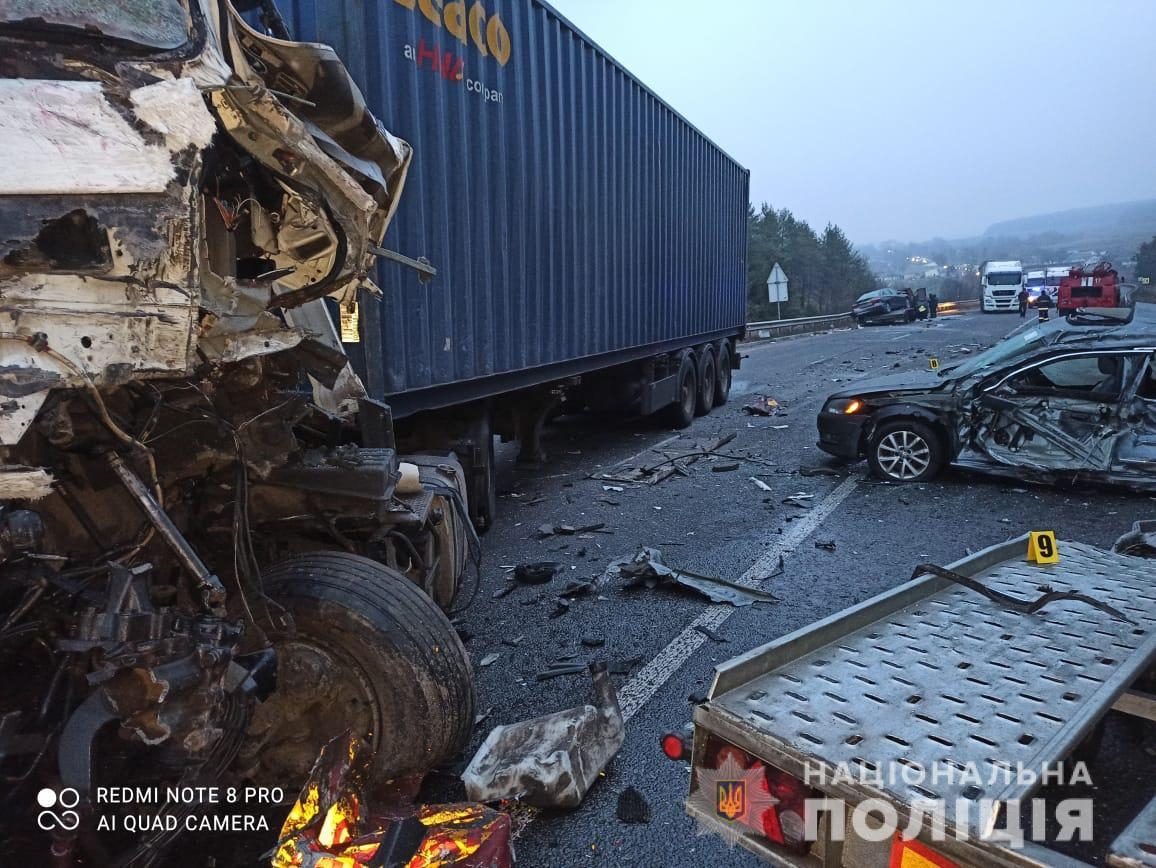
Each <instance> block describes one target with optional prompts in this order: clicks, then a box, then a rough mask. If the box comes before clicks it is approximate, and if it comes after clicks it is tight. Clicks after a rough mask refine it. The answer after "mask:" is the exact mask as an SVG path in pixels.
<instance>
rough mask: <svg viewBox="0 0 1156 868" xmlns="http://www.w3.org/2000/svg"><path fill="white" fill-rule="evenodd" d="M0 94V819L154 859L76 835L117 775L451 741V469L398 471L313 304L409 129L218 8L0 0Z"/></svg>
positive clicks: (455, 663) (333, 280)
mask: <svg viewBox="0 0 1156 868" xmlns="http://www.w3.org/2000/svg"><path fill="white" fill-rule="evenodd" d="M0 108H2V111H0V138H2V139H3V141H4V142H5V145H6V153H5V160H4V161H3V162H0V498H2V499H0V666H3V668H4V671H5V672H6V683H5V687H6V689H5V695H4V697H3V700H2V701H0V770H2V771H3V774H4V775H5V778H6V780H7V781H8V782H9V784H8V785H6V786H7V787H10V788H11V789H7V788H6V790H5V792H4V793H3V795H4V796H5V797H6V798H7V799H8V800H9V801H8V803H9V804H11V805H16V806H18V807H19V811H18V812H17V813H19V814H20V815H19V816H17V815H16V814H12V815H11V816H6V817H4V818H0V825H7V824H8V823H10V822H11V823H20V824H22V825H20V829H21V830H24V829H26V828H33V826H31V825H28V823H27V822H26V820H27V818H26V817H24V815H23V813H24V811H25V808H28V809H32V808H34V806H35V798H36V793H37V788H38V787H40V786H45V785H52V786H55V787H60V786H64V787H66V788H69V789H73V790H75V791H76V792H77V793H78V798H79V799H83V800H86V801H85V806H84V811H83V814H84V816H85V818H86V819H85V824H84V825H83V827H82V828H80V829H76V830H69V834H62V835H58V836H56V837H55V838H54V839H53V840H52V841H50V840H49V839H48V836H43V837H42V838H27V836H23V837H21V840H26V839H27V840H28V841H29V847H30V848H31V849H30V850H29V852H27V853H23V852H22V853H21V854H19V855H20V857H21V858H23V859H24V860H25V861H27V863H28V864H39V862H42V861H43V857H44V854H46V853H47V848H48V847H49V846H50V845H51V846H53V847H54V848H56V852H58V853H59V852H67V853H68V854H72V855H73V856H74V857H75V858H76V859H77V860H83V859H85V858H86V857H88V856H91V853H90V852H89V851H90V849H91V848H92V847H93V846H96V847H98V848H101V849H102V850H103V852H105V853H106V854H107V853H113V854H115V855H116V857H117V858H118V859H120V860H122V861H123V863H124V864H129V863H131V862H132V861H133V860H134V859H136V858H138V857H139V856H140V855H141V854H142V853H145V852H151V853H153V854H156V853H160V852H162V851H163V850H164V848H165V847H167V846H169V845H170V844H171V841H172V837H173V836H172V835H168V834H166V833H163V832H158V833H157V834H150V835H142V836H140V838H139V839H133V838H132V837H131V836H125V835H121V836H115V835H114V836H111V837H108V836H105V837H103V838H100V840H99V841H97V840H96V839H94V838H93V837H92V834H93V832H94V827H93V826H92V825H91V823H90V822H89V820H90V819H91V821H92V822H93V823H95V822H96V814H95V813H94V812H93V811H91V810H89V809H90V808H92V807H93V805H92V803H91V801H90V795H91V794H93V793H95V792H98V791H99V787H100V786H102V785H107V784H110V783H111V784H117V785H122V784H136V783H141V784H142V785H143V784H145V783H165V782H171V781H172V780H175V777H176V776H178V775H180V774H181V772H182V770H184V772H185V773H187V774H190V775H195V776H197V777H198V779H199V780H203V781H213V780H216V779H218V778H220V777H221V776H222V775H224V774H226V773H227V774H229V775H231V776H233V777H234V778H235V779H238V780H248V781H253V782H254V783H256V784H258V785H261V786H285V787H291V788H296V787H298V786H299V785H300V783H301V782H302V781H303V780H304V779H305V776H306V775H307V774H308V772H309V769H310V768H311V766H312V763H313V760H314V758H315V756H316V754H317V751H318V749H319V748H320V746H321V745H323V744H325V743H326V742H327V741H328V740H329V739H331V738H332V737H333V736H334V735H336V734H338V733H339V732H341V731H344V730H345V729H347V728H351V729H352V730H353V731H354V733H355V734H356V735H358V736H361V737H363V738H365V739H366V741H367V743H368V744H369V745H370V746H371V747H372V748H373V749H374V750H375V752H376V757H377V759H376V760H375V762H376V766H375V773H376V774H377V775H379V776H380V777H381V778H382V779H389V778H394V777H397V776H401V775H407V774H413V773H420V772H421V771H423V770H425V769H428V768H429V767H430V766H431V765H432V764H435V763H437V762H439V761H441V760H442V759H444V758H445V757H447V756H449V755H451V754H452V753H453V752H454V751H456V750H457V749H458V748H459V747H460V746H461V744H462V743H464V740H465V739H466V738H467V737H468V734H469V729H470V726H471V725H472V720H473V700H474V695H473V685H472V678H471V672H470V665H469V660H468V657H467V656H466V654H465V651H464V648H462V645H461V642H460V640H459V638H458V637H457V635H456V633H455V632H454V630H453V628H452V626H451V625H450V623H449V621H448V619H447V618H446V616H445V615H444V614H443V612H442V610H441V608H439V605H440V606H443V607H446V608H448V607H449V606H450V605H451V604H452V601H453V600H454V598H455V597H456V596H457V592H458V590H459V588H460V586H461V581H462V575H463V572H464V570H465V567H466V565H467V564H468V562H469V560H470V559H471V557H476V553H477V546H476V538H474V537H473V536H472V529H471V528H470V527H469V523H468V520H467V518H466V515H467V504H466V493H465V492H466V489H465V484H464V474H463V472H462V468H461V465H460V463H458V461H457V460H456V458H455V457H454V456H453V455H440V456H414V457H412V462H411V463H412V465H413V466H412V467H410V468H407V473H406V474H405V475H406V478H407V480H408V482H407V484H406V485H405V486H402V485H401V483H400V481H401V478H402V476H403V474H402V464H403V461H402V458H403V456H400V455H398V453H397V451H396V449H395V448H394V442H393V432H392V426H391V420H390V414H389V409H388V407H385V406H384V405H381V404H379V403H377V402H374V401H371V400H369V399H368V398H367V397H366V392H365V389H364V388H363V386H362V384H361V381H360V379H359V378H358V376H357V375H356V373H354V371H353V369H352V368H351V366H350V365H349V363H348V359H347V358H346V357H345V354H344V352H343V351H342V349H341V343H340V341H339V340H338V337H337V333H336V329H335V327H334V323H333V321H332V318H331V316H330V312H329V310H328V309H327V305H329V306H331V305H333V304H334V303H337V304H341V305H344V306H346V307H349V306H353V305H356V304H357V299H358V294H359V293H363V292H377V289H376V287H374V286H373V284H372V281H371V280H370V278H369V274H370V271H371V270H372V267H373V264H374V262H375V261H376V257H377V256H378V255H380V254H382V253H383V252H384V251H382V250H381V248H380V246H379V245H380V244H381V240H382V238H383V235H384V233H385V231H386V229H387V227H388V225H389V222H390V220H391V218H392V217H393V214H394V212H395V209H396V206H397V202H398V197H399V196H400V195H401V192H402V188H403V186H404V180H405V174H406V171H407V168H408V165H409V161H410V156H411V150H410V148H409V146H408V145H407V144H406V143H405V142H403V141H401V140H400V139H397V138H396V137H394V136H392V135H391V134H389V133H388V132H387V131H386V130H385V129H384V128H383V127H382V126H381V125H380V123H379V122H378V121H377V119H376V118H374V117H373V116H372V115H371V114H370V113H369V112H368V111H366V109H365V105H364V101H363V99H362V97H361V94H360V92H359V91H358V89H357V87H356V86H355V85H354V84H353V82H352V80H351V79H350V78H349V76H348V73H347V72H346V71H345V69H344V67H343V66H342V65H341V63H340V60H339V59H338V58H337V57H336V55H335V54H334V53H333V52H332V50H331V49H328V48H327V47H325V46H320V45H306V44H299V43H293V42H289V41H287V40H280V39H275V38H272V37H268V36H266V35H264V34H262V33H260V32H258V31H255V30H253V29H251V28H249V27H248V26H247V25H246V24H245V23H244V21H242V19H241V17H240V15H239V14H238V13H237V11H236V10H235V9H234V8H233V7H232V6H231V5H230V4H229V3H227V2H224V3H208V2H201V0H188V2H185V0H158V2H150V3H142V2H139V0H116V2H107V3H84V4H58V3H46V2H42V0H17V2H15V3H9V4H5V5H4V6H3V7H2V9H0ZM435 601H436V602H435ZM318 685H323V687H322V689H318ZM335 709H340V710H341V711H340V713H335ZM148 810H149V811H150V812H153V813H155V815H156V816H155V817H154V819H156V820H157V823H156V828H157V829H158V830H159V829H161V828H163V827H167V826H168V825H170V823H171V822H178V821H179V815H180V813H181V811H184V810H186V808H182V807H174V806H172V805H163V804H158V805H153V806H151V807H150V808H149V809H148ZM178 824H179V822H178ZM98 837H99V836H98ZM37 847H39V850H37V849H36V848H37ZM101 858H104V857H101ZM62 864H63V863H62Z"/></svg>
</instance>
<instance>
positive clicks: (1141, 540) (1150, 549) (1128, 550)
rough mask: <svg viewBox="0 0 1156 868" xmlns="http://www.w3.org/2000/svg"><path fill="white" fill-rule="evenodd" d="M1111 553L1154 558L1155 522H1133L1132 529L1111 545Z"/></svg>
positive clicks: (1155, 555) (1155, 550)
mask: <svg viewBox="0 0 1156 868" xmlns="http://www.w3.org/2000/svg"><path fill="white" fill-rule="evenodd" d="M1112 551H1114V552H1116V553H1118V554H1122V555H1133V556H1135V557H1141V558H1156V521H1152V520H1146V521H1144V520H1142V521H1137V522H1134V523H1133V525H1132V529H1131V530H1130V531H1128V532H1127V533H1126V534H1124V535H1123V536H1121V537H1120V538H1119V539H1118V540H1116V542H1115V543H1113V545H1112Z"/></svg>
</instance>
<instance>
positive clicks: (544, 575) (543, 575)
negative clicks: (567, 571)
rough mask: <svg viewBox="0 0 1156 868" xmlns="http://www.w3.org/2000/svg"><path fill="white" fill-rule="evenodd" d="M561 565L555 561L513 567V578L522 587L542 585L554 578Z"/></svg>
mask: <svg viewBox="0 0 1156 868" xmlns="http://www.w3.org/2000/svg"><path fill="white" fill-rule="evenodd" d="M560 568H561V565H560V564H559V563H558V562H557V561H535V562H534V563H531V564H518V565H517V566H516V567H514V578H515V579H516V580H517V581H519V582H521V583H522V584H524V585H544V584H546V583H547V582H549V581H550V580H551V579H553V578H554V574H555V573H557V572H558V570H559V569H560Z"/></svg>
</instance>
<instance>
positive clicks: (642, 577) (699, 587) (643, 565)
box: [612, 547, 779, 606]
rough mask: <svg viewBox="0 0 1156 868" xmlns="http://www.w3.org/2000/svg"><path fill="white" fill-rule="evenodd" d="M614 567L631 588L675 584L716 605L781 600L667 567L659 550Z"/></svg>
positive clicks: (616, 562)
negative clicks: (698, 594) (696, 593)
mask: <svg viewBox="0 0 1156 868" xmlns="http://www.w3.org/2000/svg"><path fill="white" fill-rule="evenodd" d="M612 566H616V567H618V571H619V572H620V573H621V574H622V575H623V576H625V577H626V578H627V579H629V580H630V581H629V582H628V583H627V587H637V586H638V585H646V586H647V587H648V588H654V587H657V586H659V585H662V584H666V583H671V582H673V583H675V584H679V585H682V586H684V587H687V588H690V589H691V590H694V591H698V593H700V594H702V595H703V596H704V597H707V598H709V599H710V601H711V602H712V603H730V604H731V605H732V606H749V605H751V604H752V603H777V602H779V598H778V597H776V596H775V595H774V594H772V593H770V592H768V591H760V590H758V589H757V588H748V587H747V586H746V585H740V584H737V583H736V582H730V581H727V580H726V579H720V578H717V577H714V576H701V575H698V574H697V573H691V572H687V571H686V570H680V569H677V568H675V567H670V566H667V564H665V563H664V562H663V560H662V552H660V551H659V550H658V549H653V548H649V547H647V548H643V549H642V550H641V551H639V552H638V554H636V555H634V556H633V557H630V558H620V559H619V560H617V561H614V562H613V564H612Z"/></svg>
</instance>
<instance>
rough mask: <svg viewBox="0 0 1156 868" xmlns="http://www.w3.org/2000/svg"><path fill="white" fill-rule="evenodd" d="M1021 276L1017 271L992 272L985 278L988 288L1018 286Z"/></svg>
mask: <svg viewBox="0 0 1156 868" xmlns="http://www.w3.org/2000/svg"><path fill="white" fill-rule="evenodd" d="M1022 277H1023V275H1022V274H1020V272H1018V271H993V272H992V273H991V274H989V275H988V276H987V285H988V286H1019V282H1020V280H1021V279H1022Z"/></svg>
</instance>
